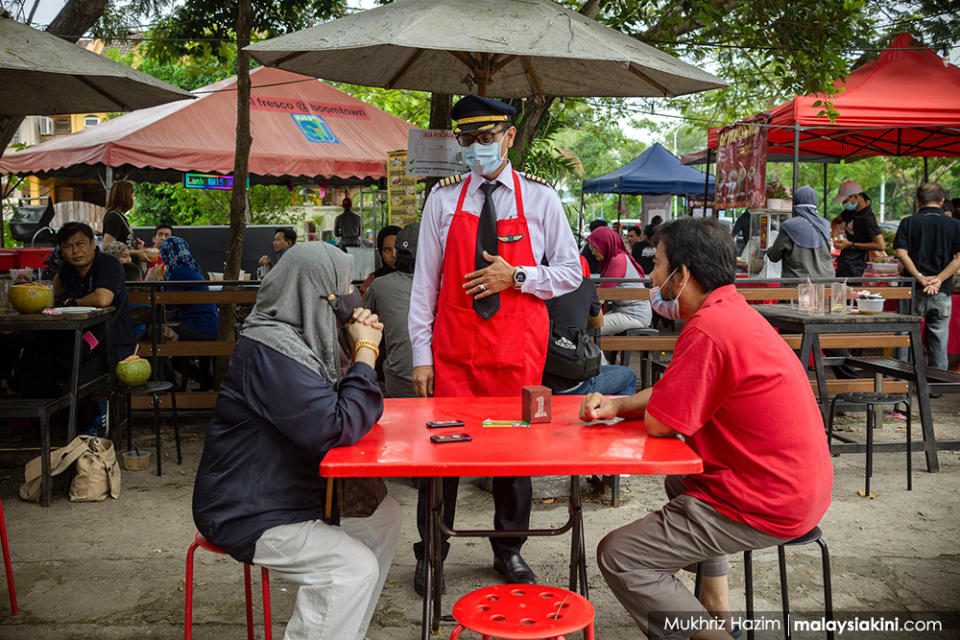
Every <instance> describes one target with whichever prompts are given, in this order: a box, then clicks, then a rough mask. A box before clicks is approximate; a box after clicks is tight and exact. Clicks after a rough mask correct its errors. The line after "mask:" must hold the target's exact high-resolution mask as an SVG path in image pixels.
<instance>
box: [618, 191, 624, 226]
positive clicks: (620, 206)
mask: <svg viewBox="0 0 960 640" xmlns="http://www.w3.org/2000/svg"><path fill="white" fill-rule="evenodd" d="M621 214H623V194H622V193H618V194H617V226H618V227H620V231H623V227H622V226H621V225H620V216H621Z"/></svg>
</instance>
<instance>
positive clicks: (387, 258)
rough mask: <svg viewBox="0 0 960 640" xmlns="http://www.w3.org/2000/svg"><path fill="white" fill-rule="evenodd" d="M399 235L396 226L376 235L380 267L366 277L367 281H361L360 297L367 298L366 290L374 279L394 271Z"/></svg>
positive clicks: (386, 228)
mask: <svg viewBox="0 0 960 640" xmlns="http://www.w3.org/2000/svg"><path fill="white" fill-rule="evenodd" d="M398 233H400V227H398V226H396V225H393V224H392V225H390V226H387V227H384V228H383V229H381V230H380V233H378V234H377V253H379V254H380V262H381V263H382V266H381V267H380V268H379V269H377V270H376V271H374V272H373V273H371V274H370V275H369V276H367V279H366V280H364V281H363V284H362V285H360V295H361V296H363V297H366V296H367V289H369V288H370V285H371V284H373V280H374V279H375V278H379V277H380V276H385V275H387V274H388V273H393V272H394V271H396V267H395V266H394V265H395V264H396V262H397V234H398Z"/></svg>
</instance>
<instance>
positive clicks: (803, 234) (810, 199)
mask: <svg viewBox="0 0 960 640" xmlns="http://www.w3.org/2000/svg"><path fill="white" fill-rule="evenodd" d="M781 231H783V232H785V233H786V234H787V235H788V236H790V239H791V240H793V243H794V244H795V245H797V246H798V247H802V248H804V249H816V248H818V247H820V246H823V245H824V244H826V245H828V246H829V244H830V223H829V222H827V219H826V218H822V217H820V216H819V215H817V192H816V191H815V190H814V189H813V187H808V186H802V187H799V188H797V190H796V191H795V192H794V193H793V217H792V218H790V219H789V220H787V221H785V222H784V223H783V227H782V228H781Z"/></svg>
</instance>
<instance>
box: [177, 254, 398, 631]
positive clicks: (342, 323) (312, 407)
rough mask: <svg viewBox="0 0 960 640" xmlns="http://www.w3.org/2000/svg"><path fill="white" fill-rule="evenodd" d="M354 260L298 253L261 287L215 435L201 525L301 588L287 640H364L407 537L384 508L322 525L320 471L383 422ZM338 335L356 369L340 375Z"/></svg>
mask: <svg viewBox="0 0 960 640" xmlns="http://www.w3.org/2000/svg"><path fill="white" fill-rule="evenodd" d="M352 272H353V257H352V256H350V255H348V254H346V253H344V252H342V251H340V250H339V249H337V248H336V247H332V246H330V245H328V244H326V243H321V242H308V243H304V244H300V245H296V246H294V247H292V248H291V249H290V250H289V251H288V252H287V254H285V255H284V258H283V260H281V261H280V262H278V263H277V266H275V267H274V268H273V269H272V270H271V271H270V272H269V273H268V274H267V276H266V277H265V278H264V279H263V283H262V285H261V287H260V292H259V294H258V296H257V303H256V305H255V306H254V308H253V311H252V312H251V314H250V316H249V317H248V318H247V320H246V322H245V323H244V327H243V330H242V331H241V334H240V339H239V340H238V341H237V345H236V349H235V350H234V352H233V357H232V358H231V359H230V366H229V369H228V370H227V374H226V376H225V377H224V379H223V384H222V386H221V387H220V395H219V397H218V398H217V406H216V409H215V411H214V415H213V419H212V420H211V422H210V426H209V427H208V429H207V437H206V441H205V443H204V447H203V456H202V458H201V460H200V468H199V470H198V472H197V480H196V485H195V486H194V492H193V518H194V521H195V522H196V525H197V529H198V530H199V531H200V532H201V533H202V534H203V535H204V536H206V537H207V538H208V539H209V540H210V541H211V542H213V543H214V544H216V545H217V546H219V547H220V548H221V549H223V550H224V551H226V552H227V553H229V554H230V555H231V556H233V557H234V558H235V559H237V560H239V561H241V562H247V563H253V564H257V565H260V566H264V567H267V568H268V569H270V571H273V572H276V573H279V574H281V575H282V576H284V577H285V578H287V579H288V580H291V581H293V582H295V583H297V584H298V585H300V589H299V592H298V594H297V600H296V605H295V608H294V611H293V614H292V615H291V616H290V620H289V622H288V623H287V630H286V634H285V636H284V637H285V638H286V640H299V639H302V638H311V639H313V640H321V639H324V640H326V639H331V640H332V639H334V638H336V639H338V640H339V639H341V638H347V639H350V640H353V639H357V640H362V638H364V635H365V633H366V630H367V626H368V625H369V623H370V619H371V617H372V616H373V613H374V609H375V607H376V603H377V599H378V598H379V595H380V590H381V589H382V587H383V583H384V580H385V578H386V576H387V572H388V570H389V568H390V562H391V560H392V558H393V552H394V549H395V548H396V544H397V539H398V537H399V535H400V507H399V506H398V505H397V503H396V501H395V500H394V499H393V498H391V497H390V496H387V497H385V498H384V499H383V501H382V502H380V504H379V506H378V507H377V508H376V510H375V511H374V512H373V514H372V515H370V516H369V517H366V518H343V519H341V520H340V522H339V526H338V525H337V523H336V522H335V521H333V520H332V519H331V517H329V516H328V515H327V514H326V513H325V497H326V495H327V487H326V484H327V480H326V479H325V478H323V477H321V476H320V475H319V465H320V462H321V460H322V459H323V457H324V455H325V454H326V452H327V451H329V450H330V449H332V448H333V447H338V446H348V445H352V444H354V443H356V442H357V441H358V440H360V438H362V437H363V436H364V435H365V434H366V433H367V432H368V431H370V429H371V428H372V427H373V425H374V423H375V422H376V421H377V420H378V419H379V418H380V415H381V414H382V412H383V396H382V394H381V392H380V387H379V385H377V380H376V376H375V375H374V371H373V364H374V361H375V359H376V357H377V355H378V349H379V344H380V339H381V337H382V331H383V327H382V325H381V324H380V323H379V321H378V319H377V316H376V315H374V314H372V313H370V311H369V310H367V309H362V308H360V297H359V292H357V291H355V290H354V289H353V287H352V286H351V284H350V278H351V275H352ZM340 327H342V328H343V330H344V331H345V333H346V338H347V341H348V343H349V345H350V353H349V354H348V355H349V356H352V358H351V361H352V364H351V365H350V366H349V367H348V368H347V369H346V372H345V373H344V374H343V375H342V376H341V368H340V362H341V348H340V342H339V341H338V334H339V331H340Z"/></svg>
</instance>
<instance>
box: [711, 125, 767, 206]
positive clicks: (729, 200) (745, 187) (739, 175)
mask: <svg viewBox="0 0 960 640" xmlns="http://www.w3.org/2000/svg"><path fill="white" fill-rule="evenodd" d="M764 124H766V119H763V120H757V121H753V122H749V123H741V124H736V125H732V126H729V127H724V128H723V129H721V130H720V136H719V141H718V143H717V182H716V185H717V190H716V205H715V206H716V207H717V208H718V209H735V208H737V207H763V206H764V205H765V204H766V195H765V192H764V190H765V187H766V182H767V128H766V127H765V126H763V125H764Z"/></svg>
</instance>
